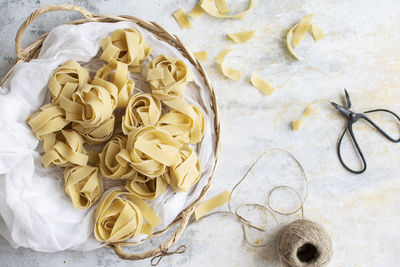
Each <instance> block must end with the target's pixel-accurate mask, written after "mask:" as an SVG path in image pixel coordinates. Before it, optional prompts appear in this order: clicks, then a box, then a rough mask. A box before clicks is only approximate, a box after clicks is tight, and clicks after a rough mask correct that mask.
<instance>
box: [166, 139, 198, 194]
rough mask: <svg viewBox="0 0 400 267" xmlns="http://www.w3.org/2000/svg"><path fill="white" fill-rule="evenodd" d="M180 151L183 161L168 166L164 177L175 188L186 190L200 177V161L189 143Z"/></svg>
mask: <svg viewBox="0 0 400 267" xmlns="http://www.w3.org/2000/svg"><path fill="white" fill-rule="evenodd" d="M179 153H180V157H181V162H180V163H178V164H175V165H173V166H171V167H170V168H168V169H167V171H166V172H165V173H164V174H163V178H164V180H165V181H166V182H167V183H168V184H169V185H171V186H172V187H173V188H174V189H175V190H182V191H185V192H186V191H187V190H189V188H190V187H191V186H192V185H194V184H195V183H197V181H198V180H199V179H200V176H201V169H200V161H199V160H198V158H197V155H196V152H194V151H193V150H192V149H191V148H190V147H189V146H187V145H184V146H183V147H182V148H181V149H180V150H179Z"/></svg>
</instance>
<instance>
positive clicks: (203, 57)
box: [193, 51, 208, 61]
mask: <svg viewBox="0 0 400 267" xmlns="http://www.w3.org/2000/svg"><path fill="white" fill-rule="evenodd" d="M193 56H194V57H195V58H196V59H197V60H198V61H207V60H208V53H207V51H198V52H194V53H193Z"/></svg>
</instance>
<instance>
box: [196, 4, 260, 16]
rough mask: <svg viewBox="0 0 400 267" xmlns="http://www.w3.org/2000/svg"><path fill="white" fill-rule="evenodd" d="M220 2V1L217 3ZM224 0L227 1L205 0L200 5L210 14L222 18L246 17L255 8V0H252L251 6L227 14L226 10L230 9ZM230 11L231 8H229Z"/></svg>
mask: <svg viewBox="0 0 400 267" xmlns="http://www.w3.org/2000/svg"><path fill="white" fill-rule="evenodd" d="M217 2H219V3H217ZM223 2H225V1H209V0H203V1H201V3H200V7H201V8H202V9H203V10H204V11H205V12H207V14H209V15H210V16H213V17H216V18H222V19H243V18H244V17H246V15H247V14H248V13H249V11H250V10H251V9H252V8H253V6H254V1H253V0H250V3H249V6H248V8H247V9H246V10H244V11H242V12H240V13H237V14H234V15H227V14H226V13H227V12H226V11H227V10H229V8H227V5H226V3H225V4H224V3H223ZM229 11H230V10H229Z"/></svg>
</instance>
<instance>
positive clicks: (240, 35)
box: [226, 31, 254, 44]
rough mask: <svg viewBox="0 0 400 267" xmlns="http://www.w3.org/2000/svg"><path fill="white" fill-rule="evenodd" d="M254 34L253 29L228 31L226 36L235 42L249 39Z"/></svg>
mask: <svg viewBox="0 0 400 267" xmlns="http://www.w3.org/2000/svg"><path fill="white" fill-rule="evenodd" d="M253 35H254V31H248V32H236V33H228V34H227V35H226V36H227V37H228V38H229V39H231V40H232V41H234V42H235V43H237V44H239V43H245V42H247V41H248V40H250V39H251V38H252V37H253Z"/></svg>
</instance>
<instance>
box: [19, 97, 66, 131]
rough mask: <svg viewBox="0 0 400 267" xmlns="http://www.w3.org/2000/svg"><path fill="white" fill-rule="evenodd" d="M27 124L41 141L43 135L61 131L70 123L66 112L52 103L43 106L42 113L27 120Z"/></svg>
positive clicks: (39, 112)
mask: <svg viewBox="0 0 400 267" xmlns="http://www.w3.org/2000/svg"><path fill="white" fill-rule="evenodd" d="M27 122H28V124H29V126H30V127H31V129H32V131H33V133H34V134H35V135H36V137H37V138H39V139H42V136H43V135H46V134H49V133H54V132H57V131H60V130H61V129H63V128H64V127H65V126H66V125H68V124H69V123H70V121H68V120H67V119H66V118H65V112H64V110H63V109H61V108H60V107H58V106H56V105H54V104H52V103H49V104H47V105H44V106H42V107H41V108H40V111H38V112H36V113H35V114H33V115H32V116H30V117H29V118H28V119H27Z"/></svg>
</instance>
